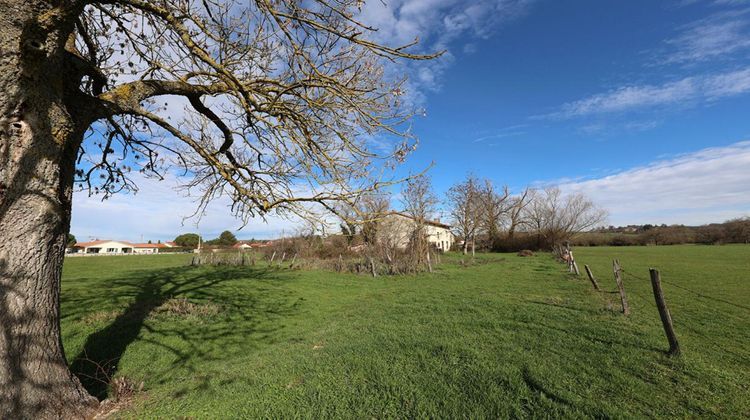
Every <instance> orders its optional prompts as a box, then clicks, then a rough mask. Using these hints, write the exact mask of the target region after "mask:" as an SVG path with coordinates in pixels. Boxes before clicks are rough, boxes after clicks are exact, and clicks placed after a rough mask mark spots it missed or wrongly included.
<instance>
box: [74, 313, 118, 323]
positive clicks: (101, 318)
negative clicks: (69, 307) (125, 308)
mask: <svg viewBox="0 0 750 420" xmlns="http://www.w3.org/2000/svg"><path fill="white" fill-rule="evenodd" d="M119 314H120V311H99V312H94V313H90V314H88V315H86V316H84V317H83V318H81V322H83V323H84V324H86V325H92V324H99V323H102V322H109V321H111V320H113V319H115V318H117V316H118V315H119Z"/></svg>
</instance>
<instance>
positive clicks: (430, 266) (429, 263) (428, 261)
mask: <svg viewBox="0 0 750 420" xmlns="http://www.w3.org/2000/svg"><path fill="white" fill-rule="evenodd" d="M427 270H429V272H430V273H432V262H431V261H430V251H427Z"/></svg>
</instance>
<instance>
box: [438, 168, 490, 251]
mask: <svg viewBox="0 0 750 420" xmlns="http://www.w3.org/2000/svg"><path fill="white" fill-rule="evenodd" d="M480 188H481V185H480V181H479V179H477V178H476V177H475V176H474V175H468V176H467V177H466V179H465V180H463V181H461V182H459V183H458V184H456V185H454V186H452V187H451V188H450V189H449V190H448V195H447V198H448V203H447V204H448V208H449V209H450V210H449V211H450V215H451V219H452V220H453V226H454V229H455V231H456V234H457V236H459V237H461V238H463V241H464V243H463V247H462V251H463V253H464V255H466V254H467V253H468V250H469V243H472V244H473V243H475V242H476V235H477V230H478V229H479V226H480V224H481V218H482V214H481V211H482V206H481V202H480V198H481V197H480V194H481V192H480Z"/></svg>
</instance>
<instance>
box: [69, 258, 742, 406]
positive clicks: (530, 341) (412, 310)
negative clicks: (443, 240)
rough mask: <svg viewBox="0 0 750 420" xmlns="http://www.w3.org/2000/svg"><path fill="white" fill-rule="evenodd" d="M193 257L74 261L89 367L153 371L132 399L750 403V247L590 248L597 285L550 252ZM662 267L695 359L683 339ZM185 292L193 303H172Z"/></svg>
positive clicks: (73, 329)
mask: <svg viewBox="0 0 750 420" xmlns="http://www.w3.org/2000/svg"><path fill="white" fill-rule="evenodd" d="M615 257H616V258H619V259H620V262H621V264H622V265H623V267H624V268H625V270H626V272H625V287H626V289H627V291H628V293H629V297H630V301H631V308H632V312H633V313H632V315H631V316H630V317H628V318H625V317H623V316H622V315H621V314H620V313H619V310H620V306H619V297H618V295H617V294H615V293H613V291H614V290H615V285H614V281H613V280H612V275H611V259H612V258H615ZM187 258H188V257H186V256H130V257H95V258H69V259H67V260H66V263H65V270H64V279H63V291H62V315H63V321H62V322H63V335H64V344H65V347H66V352H67V354H68V357H69V359H70V360H71V365H72V366H73V369H74V370H76V371H79V372H83V375H85V376H96V372H97V370H96V369H94V367H95V366H94V365H92V364H91V363H90V362H89V359H91V360H96V361H98V362H99V365H102V366H104V367H105V368H106V369H108V370H109V372H110V373H112V374H113V375H114V376H127V377H128V378H130V379H131V380H133V381H135V382H140V381H143V382H144V384H145V392H144V393H143V394H142V396H141V397H140V398H138V399H136V401H135V402H134V403H133V404H132V405H131V406H130V407H129V408H128V409H127V410H125V411H121V412H119V413H117V415H118V416H121V417H125V418H143V417H150V418H151V417H167V418H174V417H194V418H216V417H245V418H255V417H273V418H279V417H304V418H307V417H318V418H320V417H337V418H362V417H371V418H372V417H375V418H387V417H441V418H444V417H469V418H486V417H495V418H497V417H615V418H628V417H667V416H669V417H695V416H710V417H734V418H737V417H743V416H744V417H747V416H750V402H749V401H748V398H747V395H748V393H749V391H750V389H748V387H749V385H748V384H750V347H748V343H750V307H749V306H750V303H748V298H750V287H748V285H749V284H748V282H749V281H750V279H749V278H748V272H750V246H722V247H708V246H674V247H632V248H604V247H602V248H578V249H577V250H576V258H577V260H578V261H579V264H581V268H583V264H589V265H590V266H591V268H592V270H593V271H594V274H595V275H597V276H598V277H599V278H600V284H601V285H602V286H603V289H605V290H604V291H603V292H599V293H597V292H594V291H593V290H592V288H591V286H590V284H589V283H588V281H587V280H584V279H583V278H575V277H573V276H572V275H570V274H568V273H566V272H565V267H564V266H563V265H560V264H558V263H556V262H554V261H553V260H552V259H551V258H550V257H549V256H547V255H538V256H536V257H529V258H521V257H517V256H515V255H512V254H491V255H479V256H478V257H477V260H478V261H477V264H475V265H472V266H470V267H461V266H460V265H459V264H458V263H457V262H458V259H459V258H460V257H459V256H449V257H447V258H444V263H443V265H442V266H441V267H440V269H439V270H437V272H436V273H434V274H433V275H427V274H425V275H418V276H408V277H392V278H387V277H378V278H376V279H373V278H370V277H365V276H355V275H343V274H335V273H329V272H322V271H309V272H302V271H290V270H287V269H276V268H272V269H269V268H267V267H260V266H259V267H253V268H250V267H239V268H238V267H200V268H195V267H187V266H186V263H187ZM649 266H655V267H658V268H659V269H660V270H661V272H662V278H663V281H664V282H665V284H664V288H665V295H666V299H667V303H668V305H669V307H670V310H671V312H672V314H673V317H674V321H675V328H676V330H677V334H678V337H679V339H680V342H681V343H680V344H681V346H682V350H683V353H684V355H683V356H682V357H680V358H671V357H668V356H667V355H666V354H665V350H666V349H667V347H668V346H667V342H666V338H665V337H664V334H663V331H662V329H661V324H660V321H659V318H658V314H657V312H656V309H655V307H654V304H653V297H652V295H651V291H650V285H649V283H648V282H646V281H645V279H646V278H647V277H648V271H647V268H648V267H649ZM175 301H176V302H178V303H179V305H178V307H179V308H184V307H188V308H193V309H190V310H187V312H185V311H183V310H177V311H169V310H167V309H164V308H170V307H172V306H174V305H175V304H174V302H175ZM170 302H171V303H170ZM191 305H192V306H191ZM195 308H198V309H195ZM201 308H203V309H201ZM183 312H185V313H183ZM86 385H87V387H88V388H89V389H90V390H91V391H92V392H94V393H97V394H98V395H99V396H100V397H104V396H106V395H107V389H106V387H103V386H101V385H99V384H98V383H97V382H96V381H92V380H89V381H86Z"/></svg>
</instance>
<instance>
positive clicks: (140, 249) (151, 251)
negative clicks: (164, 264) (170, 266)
mask: <svg viewBox="0 0 750 420" xmlns="http://www.w3.org/2000/svg"><path fill="white" fill-rule="evenodd" d="M133 252H134V253H136V254H156V253H157V252H159V248H157V247H153V248H144V247H140V246H139V247H137V248H133Z"/></svg>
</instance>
